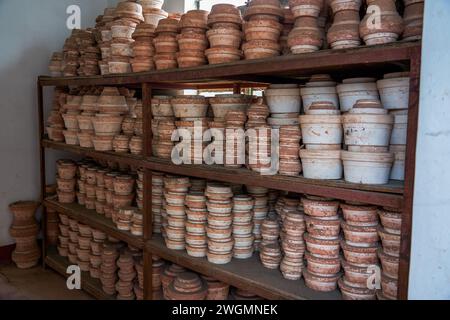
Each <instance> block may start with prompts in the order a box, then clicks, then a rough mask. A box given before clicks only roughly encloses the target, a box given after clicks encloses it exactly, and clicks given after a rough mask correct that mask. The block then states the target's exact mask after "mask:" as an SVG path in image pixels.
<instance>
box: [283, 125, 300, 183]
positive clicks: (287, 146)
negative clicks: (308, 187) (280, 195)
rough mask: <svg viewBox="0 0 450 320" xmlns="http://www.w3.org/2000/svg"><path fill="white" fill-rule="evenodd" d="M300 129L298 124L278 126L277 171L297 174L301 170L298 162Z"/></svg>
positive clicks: (292, 174) (288, 174) (291, 174)
mask: <svg viewBox="0 0 450 320" xmlns="http://www.w3.org/2000/svg"><path fill="white" fill-rule="evenodd" d="M300 140H301V131H300V127H299V126H298V125H296V126H295V125H292V126H281V127H280V151H279V152H280V168H279V170H278V173H279V174H281V175H285V176H298V175H299V174H300V172H302V165H301V163H300Z"/></svg>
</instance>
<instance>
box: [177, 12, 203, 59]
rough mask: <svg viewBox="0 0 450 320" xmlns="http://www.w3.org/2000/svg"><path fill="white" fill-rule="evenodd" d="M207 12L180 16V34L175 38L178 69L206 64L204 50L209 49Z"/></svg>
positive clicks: (188, 13) (187, 13)
mask: <svg viewBox="0 0 450 320" xmlns="http://www.w3.org/2000/svg"><path fill="white" fill-rule="evenodd" d="M207 20H208V11H204V10H190V11H188V12H186V13H185V14H183V15H182V16H181V20H180V23H179V29H180V34H178V36H177V41H178V48H179V51H178V53H177V62H178V67H179V68H189V67H197V66H201V65H205V64H207V61H206V56H205V50H206V49H207V48H208V47H209V43H208V39H207V37H206V30H207V28H208V27H207Z"/></svg>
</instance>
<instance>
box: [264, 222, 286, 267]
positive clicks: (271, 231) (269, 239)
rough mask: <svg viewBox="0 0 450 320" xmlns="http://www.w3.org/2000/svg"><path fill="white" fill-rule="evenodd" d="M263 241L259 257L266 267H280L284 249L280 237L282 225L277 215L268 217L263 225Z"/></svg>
mask: <svg viewBox="0 0 450 320" xmlns="http://www.w3.org/2000/svg"><path fill="white" fill-rule="evenodd" d="M261 235H262V242H261V248H260V253H259V257H260V259H261V263H262V264H263V266H264V267H266V268H268V269H278V268H279V267H280V263H281V260H282V250H281V248H280V243H279V241H278V238H279V236H280V226H279V224H278V220H277V218H276V217H268V218H266V219H265V220H264V222H263V223H262V226H261Z"/></svg>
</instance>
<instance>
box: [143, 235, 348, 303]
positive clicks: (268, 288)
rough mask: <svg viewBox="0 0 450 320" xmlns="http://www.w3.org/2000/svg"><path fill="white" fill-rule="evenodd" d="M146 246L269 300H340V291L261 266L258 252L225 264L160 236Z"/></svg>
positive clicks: (162, 256)
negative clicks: (177, 247)
mask: <svg viewBox="0 0 450 320" xmlns="http://www.w3.org/2000/svg"><path fill="white" fill-rule="evenodd" d="M146 249H147V250H149V251H150V252H151V253H152V254H154V255H157V256H159V257H161V258H163V259H165V260H168V261H171V262H173V263H176V264H179V265H181V266H183V267H185V268H187V269H190V270H193V271H195V272H198V273H201V274H203V275H206V276H210V277H213V278H215V279H217V280H220V281H222V282H225V283H228V284H230V285H232V286H234V287H237V288H240V289H243V290H247V291H250V292H253V293H255V294H257V295H259V296H261V297H263V298H266V299H269V300H284V299H287V300H340V299H342V298H341V294H340V292H339V291H337V290H336V291H333V292H329V293H323V292H317V291H314V290H311V289H309V288H307V287H306V286H305V283H304V281H303V280H298V281H290V280H286V279H284V278H283V276H282V274H281V272H280V271H279V270H270V269H266V268H264V266H263V265H262V264H261V262H260V261H259V257H258V256H257V254H254V255H253V257H252V258H250V259H246V260H238V259H233V260H232V261H231V262H230V263H228V264H226V265H216V264H212V263H209V262H208V261H207V260H206V259H205V258H193V257H190V256H189V255H188V254H187V253H186V252H185V251H174V250H170V249H168V248H167V247H166V245H165V244H164V240H163V239H162V238H161V237H160V236H155V237H154V238H153V240H151V241H148V242H147V243H146Z"/></svg>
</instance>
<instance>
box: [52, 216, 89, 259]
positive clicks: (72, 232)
mask: <svg viewBox="0 0 450 320" xmlns="http://www.w3.org/2000/svg"><path fill="white" fill-rule="evenodd" d="M68 225H69V227H68V229H67V230H68V231H66V233H67V234H68V240H67V243H66V245H67V253H66V256H67V259H68V260H69V262H70V263H72V264H78V262H79V261H78V253H77V248H78V245H79V242H78V237H79V235H80V234H79V227H78V222H77V221H76V220H74V219H70V218H68ZM61 234H63V229H61ZM59 240H60V241H61V243H60V246H61V247H62V246H63V242H62V241H64V238H63V237H60V239H59ZM86 241H88V240H86ZM89 245H90V243H89ZM84 247H85V248H86V245H84Z"/></svg>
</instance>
